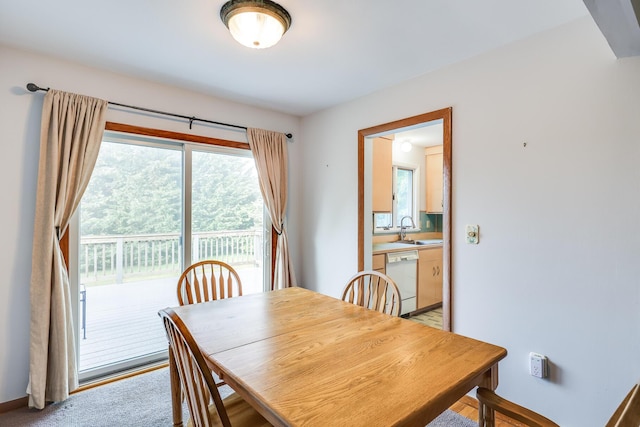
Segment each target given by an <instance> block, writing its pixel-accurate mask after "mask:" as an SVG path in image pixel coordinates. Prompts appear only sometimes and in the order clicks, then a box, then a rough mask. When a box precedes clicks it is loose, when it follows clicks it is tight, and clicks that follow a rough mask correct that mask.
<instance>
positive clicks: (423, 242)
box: [396, 239, 442, 246]
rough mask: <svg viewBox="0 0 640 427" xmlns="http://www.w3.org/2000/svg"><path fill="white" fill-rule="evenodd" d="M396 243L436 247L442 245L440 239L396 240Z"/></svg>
mask: <svg viewBox="0 0 640 427" xmlns="http://www.w3.org/2000/svg"><path fill="white" fill-rule="evenodd" d="M396 243H404V244H407V245H418V246H420V245H437V244H440V243H442V239H427V240H398V241H397V242H396Z"/></svg>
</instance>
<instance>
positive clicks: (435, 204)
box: [425, 145, 444, 213]
mask: <svg viewBox="0 0 640 427" xmlns="http://www.w3.org/2000/svg"><path fill="white" fill-rule="evenodd" d="M442 153H443V152H442V145H438V146H435V147H427V148H426V149H425V169H426V174H425V176H426V182H425V185H426V189H427V213H442V211H443V206H444V200H443V194H444V191H443V190H444V188H443V185H442V183H443V176H442V173H443V166H442V160H443V156H442Z"/></svg>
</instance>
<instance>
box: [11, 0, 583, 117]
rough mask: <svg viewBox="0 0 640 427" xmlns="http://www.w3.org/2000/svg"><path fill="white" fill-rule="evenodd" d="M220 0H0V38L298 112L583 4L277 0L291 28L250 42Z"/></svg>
mask: <svg viewBox="0 0 640 427" xmlns="http://www.w3.org/2000/svg"><path fill="white" fill-rule="evenodd" d="M224 2H225V1H224V0H189V1H176V0H111V1H100V2H93V1H87V0H57V1H42V0H0V43H1V44H5V45H9V46H15V47H19V48H25V49H27V50H33V51H37V52H43V53H47V54H50V55H52V56H56V57H61V58H66V59H70V60H73V61H76V62H79V63H82V64H87V65H90V66H94V67H98V68H102V69H106V70H112V71H115V72H118V73H122V74H128V75H132V76H138V77H142V78H145V79H148V80H153V81H157V82H161V83H165V84H169V85H173V86H178V87H184V88H187V89H192V90H197V91H200V92H203V93H206V94H211V95H214V96H219V97H223V98H228V99H232V100H236V101H239V102H244V103H248V104H252V105H257V106H261V107H266V108H270V109H274V110H278V111H282V112H286V113H290V114H294V115H298V116H304V115H307V114H309V113H312V112H315V111H318V110H321V109H324V108H327V107H331V106H333V105H336V104H339V103H342V102H345V101H348V100H351V99H354V98H357V97H360V96H363V95H366V94H369V93H372V92H375V91H377V90H380V89H382V88H385V87H389V86H392V85H394V84H397V83H399V82H402V81H404V80H407V79H411V78H413V77H417V76H419V75H422V74H425V73H427V72H429V71H433V70H435V69H438V68H441V67H444V66H446V65H448V64H451V63H454V62H457V61H461V60H463V59H466V58H469V57H472V56H475V55H478V54H480V53H482V52H485V51H488V50H491V49H495V48H497V47H499V46H502V45H505V44H507V43H511V42H513V41H515V40H518V39H522V38H524V37H527V36H530V35H532V34H535V33H538V32H541V31H544V30H547V29H550V28H552V27H555V26H558V25H562V24H564V23H567V22H569V21H572V20H574V19H577V18H580V17H583V16H587V15H588V14H589V12H588V10H587V8H586V7H585V4H584V3H583V1H582V0H535V1H533V0H482V1H477V0H395V1H389V0H280V1H279V3H280V4H281V5H282V6H283V7H285V8H286V9H287V10H288V11H289V13H290V14H291V16H292V19H293V22H292V26H291V29H290V30H289V31H288V32H287V33H286V34H285V36H284V37H283V39H282V40H281V41H280V43H279V44H277V45H276V46H275V47H272V48H270V49H264V50H254V49H249V48H246V47H243V46H241V45H240V44H238V43H237V42H235V41H234V40H233V39H232V38H231V36H230V34H229V33H228V31H227V29H226V27H225V26H224V24H223V23H222V22H221V21H220V18H219V11H220V7H221V6H222V4H223V3H224ZM26 83H27V82H26V81H25V82H16V85H19V84H26ZM34 83H36V84H39V85H41V86H48V85H49V82H47V81H39V82H34ZM59 89H63V90H64V89H65V88H59ZM88 95H90V94H88Z"/></svg>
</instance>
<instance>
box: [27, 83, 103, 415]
mask: <svg viewBox="0 0 640 427" xmlns="http://www.w3.org/2000/svg"><path fill="white" fill-rule="evenodd" d="M107 105H108V104H107V101H103V100H100V99H95V98H89V97H86V96H81V95H75V94H71V93H65V92H61V91H56V90H49V92H48V93H47V94H46V95H45V97H44V105H43V107H42V124H41V130H40V166H39V168H38V193H37V195H36V215H35V224H34V233H33V256H32V267H31V268H32V270H31V337H30V360H29V385H28V387H27V393H28V394H29V406H30V407H35V408H38V409H42V408H43V407H44V405H45V403H46V402H57V401H62V400H64V399H66V398H67V397H69V392H70V391H73V390H74V389H75V388H77V387H78V372H77V367H76V354H75V337H74V325H73V316H72V311H71V295H70V291H69V276H68V274H67V269H66V266H65V262H64V258H63V256H62V251H61V250H60V242H59V239H60V237H61V236H62V235H63V234H64V232H65V231H66V230H67V225H68V223H69V218H70V217H71V215H72V214H73V212H74V211H75V210H76V208H77V207H78V204H79V203H80V199H81V197H82V193H83V192H84V190H85V188H86V187H87V184H88V183H89V178H90V176H91V171H92V170H93V166H94V165H95V162H96V159H97V157H98V151H99V150H100V142H101V141H102V134H103V132H104V126H105V120H106V111H107Z"/></svg>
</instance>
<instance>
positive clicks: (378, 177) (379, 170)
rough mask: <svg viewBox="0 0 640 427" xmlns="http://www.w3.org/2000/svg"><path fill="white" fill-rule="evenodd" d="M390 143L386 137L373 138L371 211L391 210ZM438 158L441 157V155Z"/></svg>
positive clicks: (391, 173)
mask: <svg viewBox="0 0 640 427" xmlns="http://www.w3.org/2000/svg"><path fill="white" fill-rule="evenodd" d="M392 144H393V141H392V140H391V139H388V138H382V137H379V138H373V168H372V171H373V179H372V189H373V197H372V200H371V206H372V210H373V212H391V209H392V200H393V189H392V184H391V183H392V180H391V177H392V175H393V166H392ZM440 158H441V159H442V155H441V157H440ZM440 170H442V166H441V167H440ZM440 182H442V177H440Z"/></svg>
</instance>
